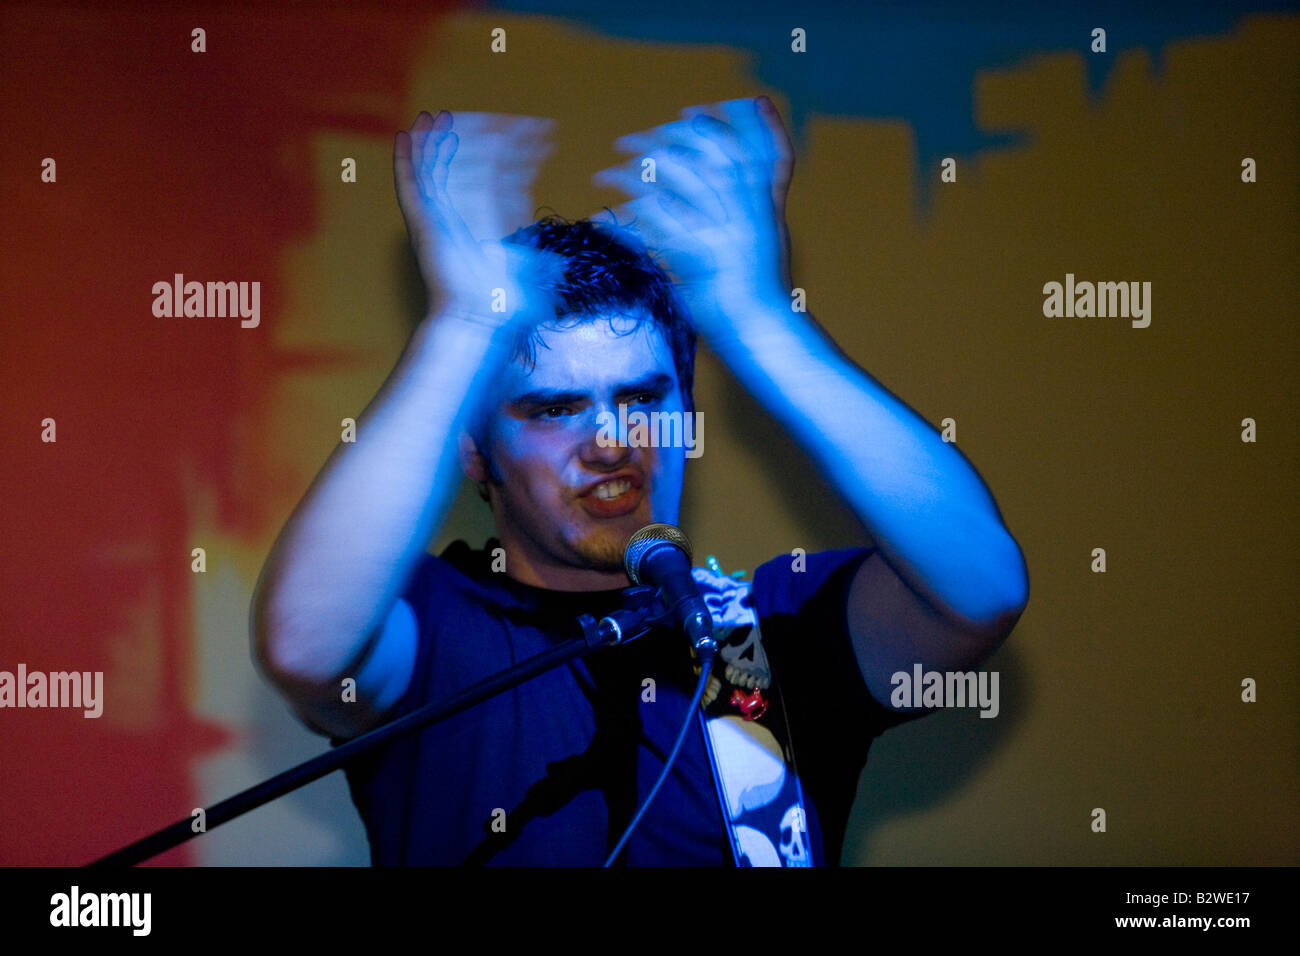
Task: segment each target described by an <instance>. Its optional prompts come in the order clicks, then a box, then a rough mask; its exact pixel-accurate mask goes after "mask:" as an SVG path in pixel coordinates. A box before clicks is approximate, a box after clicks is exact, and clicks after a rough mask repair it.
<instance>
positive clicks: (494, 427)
mask: <svg viewBox="0 0 1300 956" xmlns="http://www.w3.org/2000/svg"><path fill="white" fill-rule="evenodd" d="M611 324H612V326H613V328H611ZM634 326H635V327H634ZM542 338H543V342H544V344H545V346H546V347H545V348H542V347H539V348H538V349H537V350H536V354H537V361H536V364H535V365H534V367H533V368H532V369H531V370H529V369H528V368H527V367H526V366H525V365H524V364H523V363H522V362H519V361H516V362H512V363H510V364H509V366H508V367H507V369H506V370H505V371H504V372H503V374H502V376H501V378H500V380H499V382H500V391H499V392H498V394H497V401H496V405H495V407H494V408H493V410H492V411H491V413H490V415H489V419H488V427H487V430H486V435H487V445H488V453H489V456H490V458H491V461H492V464H493V465H494V467H495V471H496V474H497V476H498V477H499V478H500V479H501V483H500V484H499V485H498V484H494V485H493V487H492V492H491V496H492V497H491V500H492V510H493V514H494V516H495V518H496V524H497V532H498V535H499V536H500V538H501V542H502V545H503V546H504V547H505V549H506V561H507V573H508V574H510V575H511V576H512V577H514V578H516V579H518V580H522V581H524V582H525V583H529V584H535V585H538V586H541V587H550V588H556V589H561V590H588V589H599V588H609V587H621V586H625V585H626V583H627V582H626V577H625V576H624V574H623V570H622V569H623V550H624V548H625V547H626V545H627V540H628V538H629V537H630V536H631V535H632V533H633V532H635V531H637V530H638V529H639V528H641V527H643V526H645V525H647V524H650V523H651V522H659V521H662V522H667V523H669V524H675V523H676V522H677V512H678V508H679V505H680V502H681V492H682V477H683V471H684V467H685V449H683V448H680V447H678V448H656V447H629V446H628V445H627V444H624V443H622V442H617V439H625V438H626V433H621V432H620V431H619V430H618V425H617V423H618V421H619V405H620V404H623V405H626V406H627V408H626V413H625V414H628V415H630V414H632V413H633V412H636V411H640V412H644V413H646V414H647V415H649V414H650V413H652V412H670V413H672V412H675V413H677V414H678V415H683V414H684V409H683V406H682V396H681V389H680V386H679V383H678V379H677V373H676V368H675V366H674V364H673V357H672V352H671V350H670V349H669V347H668V344H667V343H666V342H665V341H664V338H663V335H662V334H661V333H660V331H659V330H658V329H657V328H656V327H655V326H654V324H653V323H652V322H650V321H649V320H648V319H647V320H645V321H642V322H641V323H640V325H639V326H636V323H635V322H634V321H633V320H632V319H630V318H628V317H626V316H614V317H612V323H611V316H609V315H601V316H599V317H597V318H595V319H594V320H591V321H583V322H581V323H580V324H577V325H574V326H571V327H567V328H564V329H559V330H553V329H546V330H543V332H542ZM601 413H606V415H608V416H611V417H612V419H613V422H614V423H615V424H614V426H613V428H608V427H607V428H606V429H605V437H606V438H607V439H608V438H609V437H610V436H611V435H612V436H613V437H614V438H615V439H616V443H614V444H612V445H611V446H610V447H602V444H601V442H600V441H598V440H597V436H598V435H600V434H601V431H602V429H601V424H602V421H604V422H608V421H609V418H603V419H602V418H600V417H598V416H601Z"/></svg>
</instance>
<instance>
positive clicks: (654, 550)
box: [623, 524, 718, 660]
mask: <svg viewBox="0 0 1300 956" xmlns="http://www.w3.org/2000/svg"><path fill="white" fill-rule="evenodd" d="M623 566H624V568H626V570H627V576H628V578H629V579H630V580H631V581H632V583H633V584H637V585H641V584H646V585H651V586H653V587H657V588H658V589H659V596H660V598H661V599H662V601H663V604H664V607H665V608H667V610H668V616H669V617H671V618H672V620H673V622H674V623H675V624H677V626H678V627H680V628H681V629H682V630H684V631H685V632H686V636H687V637H689V638H690V640H691V646H692V647H694V648H695V653H696V654H697V655H698V656H699V657H700V658H701V660H711V659H712V658H713V655H714V654H715V653H716V652H717V650H718V644H717V641H715V640H714V639H713V617H712V616H711V615H710V614H709V607H708V605H707V604H705V603H704V598H702V597H700V589H699V587H698V586H697V585H696V584H695V578H693V577H692V576H691V542H690V539H688V538H687V537H686V535H684V534H683V533H682V532H681V529H679V528H675V527H673V526H672V525H670V524H648V525H646V526H645V527H644V528H642V529H641V530H640V531H638V532H637V533H636V534H634V535H632V537H631V538H630V539H629V540H628V542H627V549H626V550H625V551H624V553H623Z"/></svg>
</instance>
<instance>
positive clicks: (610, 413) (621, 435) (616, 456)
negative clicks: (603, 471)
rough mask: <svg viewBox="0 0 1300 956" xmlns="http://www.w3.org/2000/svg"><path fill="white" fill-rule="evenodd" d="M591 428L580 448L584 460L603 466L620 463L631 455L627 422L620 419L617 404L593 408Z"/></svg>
mask: <svg viewBox="0 0 1300 956" xmlns="http://www.w3.org/2000/svg"><path fill="white" fill-rule="evenodd" d="M592 411H593V416H592V420H591V425H590V429H589V431H588V434H587V437H586V439H585V440H584V441H583V443H582V448H581V449H580V457H581V458H582V460H583V461H586V462H590V463H592V464H599V465H603V466H610V465H618V464H621V463H622V462H624V461H626V460H627V459H628V458H629V457H631V454H632V449H631V447H629V445H628V443H627V427H626V423H625V422H623V421H621V420H620V419H619V414H618V406H617V405H601V406H598V407H595V408H593V409H592Z"/></svg>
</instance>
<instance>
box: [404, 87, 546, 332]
mask: <svg viewBox="0 0 1300 956" xmlns="http://www.w3.org/2000/svg"><path fill="white" fill-rule="evenodd" d="M554 125H555V124H554V121H553V120H549V119H541V118H536V117H531V116H506V115H501V114H494V113H458V114H457V115H456V116H455V117H454V118H453V116H452V114H451V113H449V112H448V111H447V110H442V111H441V112H439V113H438V115H437V116H430V115H429V114H428V113H427V112H423V111H422V112H421V113H420V114H419V116H417V117H416V120H415V122H414V123H413V124H412V126H411V129H410V131H409V132H406V131H402V132H399V133H398V134H397V137H396V140H395V142H394V144H393V179H394V182H395V184H396V187H397V201H398V205H399V206H400V207H401V210H402V216H403V218H404V219H405V220H406V229H407V232H408V233H409V234H410V237H411V244H412V246H413V247H414V249H415V255H416V260H417V261H418V263H419V267H420V275H421V277H422V278H423V279H424V283H425V286H426V288H427V289H428V292H429V304H430V313H431V314H432V313H435V312H454V313H458V314H461V315H465V316H470V317H473V318H475V319H476V320H478V321H481V322H484V323H486V324H493V325H501V324H505V323H506V322H509V321H511V320H512V319H516V318H519V317H521V316H524V315H529V314H532V313H534V312H537V313H538V314H545V309H546V308H547V306H548V305H549V303H548V301H547V296H546V295H545V294H544V288H545V286H546V284H547V282H546V276H547V275H548V273H549V271H550V270H551V269H554V268H555V267H556V266H557V263H556V262H555V260H554V257H550V256H546V255H544V254H542V253H539V252H537V251H535V250H531V249H525V248H521V247H519V246H516V245H513V244H510V243H505V242H502V239H503V238H504V237H505V236H506V235H508V234H509V233H511V232H513V231H514V230H515V229H517V228H519V227H521V226H524V225H527V224H529V223H530V222H531V221H532V217H531V210H532V208H533V206H532V203H531V201H530V198H529V196H530V188H531V185H532V182H533V180H534V178H535V177H536V175H537V170H538V167H539V166H540V165H541V162H542V160H543V159H545V157H546V156H547V155H548V154H549V153H550V150H551V143H550V142H549V137H550V135H551V134H552V132H553V130H554Z"/></svg>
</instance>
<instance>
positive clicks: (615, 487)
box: [592, 478, 632, 501]
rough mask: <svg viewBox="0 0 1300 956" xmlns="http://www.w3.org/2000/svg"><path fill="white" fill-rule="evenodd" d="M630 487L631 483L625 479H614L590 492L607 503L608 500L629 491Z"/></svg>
mask: <svg viewBox="0 0 1300 956" xmlns="http://www.w3.org/2000/svg"><path fill="white" fill-rule="evenodd" d="M631 487H632V482H630V481H628V480H627V479H626V478H616V479H614V480H613V481H606V482H603V483H601V484H599V485H597V486H596V490H595V491H594V492H592V494H594V495H595V496H596V497H597V498H600V499H602V500H604V501H608V500H609V499H610V498H617V497H618V496H619V495H621V494H623V493H624V492H625V491H628V490H630V489H631Z"/></svg>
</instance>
